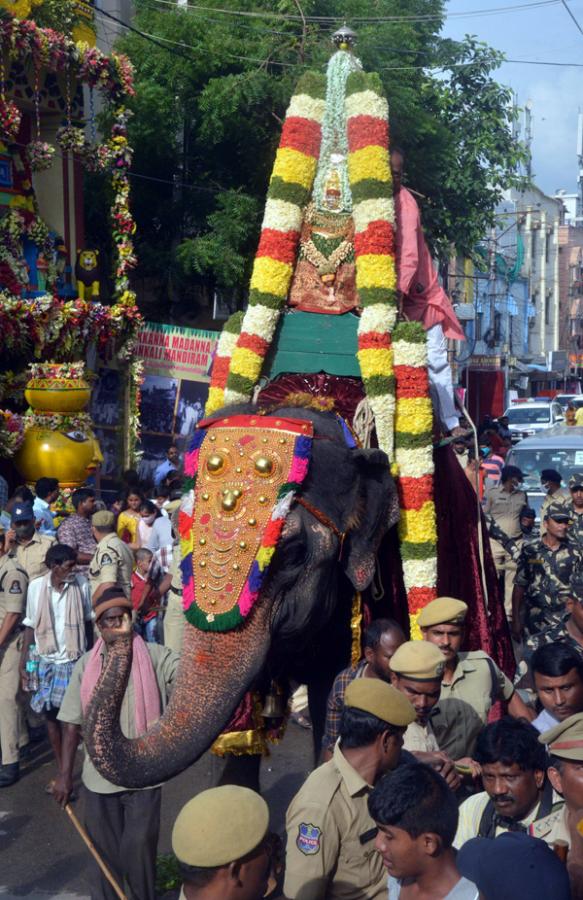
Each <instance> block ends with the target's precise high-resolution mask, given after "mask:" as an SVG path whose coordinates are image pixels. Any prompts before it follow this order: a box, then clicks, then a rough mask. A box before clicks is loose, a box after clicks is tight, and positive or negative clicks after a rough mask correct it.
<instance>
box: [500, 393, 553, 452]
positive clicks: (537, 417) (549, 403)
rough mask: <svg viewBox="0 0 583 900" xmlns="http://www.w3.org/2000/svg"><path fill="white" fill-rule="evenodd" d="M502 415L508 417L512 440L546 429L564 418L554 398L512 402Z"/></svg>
mask: <svg viewBox="0 0 583 900" xmlns="http://www.w3.org/2000/svg"><path fill="white" fill-rule="evenodd" d="M504 415H505V416H507V417H508V428H509V429H510V431H511V432H512V440H513V441H514V442H516V441H519V440H520V439H521V438H523V437H530V436H531V435H533V434H538V433H539V432H540V431H546V430H547V429H548V428H552V427H553V425H559V424H560V423H561V422H563V421H564V419H565V416H564V415H563V408H562V406H561V404H560V403H557V402H556V401H555V400H525V401H524V403H513V404H512V406H509V407H508V409H507V410H506V412H505V413H504Z"/></svg>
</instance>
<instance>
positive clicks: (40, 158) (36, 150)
mask: <svg viewBox="0 0 583 900" xmlns="http://www.w3.org/2000/svg"><path fill="white" fill-rule="evenodd" d="M26 155H27V157H28V161H29V163H30V168H31V169H32V171H33V172H44V171H46V170H47V169H50V167H51V166H52V164H53V158H54V155H55V148H54V147H53V145H52V144H48V143H47V142H46V141H31V142H30V144H28V146H27V148H26Z"/></svg>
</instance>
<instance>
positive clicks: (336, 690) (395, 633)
mask: <svg viewBox="0 0 583 900" xmlns="http://www.w3.org/2000/svg"><path fill="white" fill-rule="evenodd" d="M404 642H405V635H404V633H403V629H402V628H401V626H400V625H399V624H398V622H395V621H394V620H393V619H375V620H374V621H373V622H371V623H370V625H369V626H368V628H367V629H366V631H365V633H364V658H363V659H362V660H361V661H360V662H359V663H358V665H357V666H356V668H355V667H354V666H349V667H348V668H347V669H343V670H342V672H340V673H339V674H338V675H337V676H336V678H335V679H334V684H333V685H332V690H331V691H330V696H329V697H328V704H327V708H326V726H325V728H324V737H323V738H322V760H323V761H324V762H327V761H328V760H329V759H331V758H332V752H333V750H334V744H335V743H336V741H337V740H338V731H339V728H340V719H341V718H342V710H343V709H344V694H345V693H346V688H347V687H348V685H349V684H350V682H351V681H354V679H355V678H380V679H382V681H386V682H388V683H389V684H390V682H391V669H390V661H391V657H392V655H393V653H394V652H395V650H397V648H398V647H400V646H401V644H403V643H404Z"/></svg>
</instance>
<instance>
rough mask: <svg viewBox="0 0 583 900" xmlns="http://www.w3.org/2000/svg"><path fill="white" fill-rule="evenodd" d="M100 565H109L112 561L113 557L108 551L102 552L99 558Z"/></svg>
mask: <svg viewBox="0 0 583 900" xmlns="http://www.w3.org/2000/svg"><path fill="white" fill-rule="evenodd" d="M99 563H100V565H102V566H111V564H112V563H113V559H112V558H111V556H110V555H109V553H104V554H103V556H102V557H101V559H100V560H99Z"/></svg>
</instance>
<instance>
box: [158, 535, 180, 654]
mask: <svg viewBox="0 0 583 900" xmlns="http://www.w3.org/2000/svg"><path fill="white" fill-rule="evenodd" d="M159 591H160V593H161V594H162V595H163V594H165V593H166V591H168V604H167V606H166V611H165V613H164V645H165V646H166V647H170V648H171V649H172V650H174V651H175V652H176V653H180V651H181V650H182V634H183V632H184V622H185V618H184V612H183V610H182V573H181V571H180V545H179V544H177V545H175V547H174V550H173V553H172V564H171V566H170V571H169V572H168V573H167V574H166V575H165V576H164V578H163V579H162V581H161V582H160V585H159Z"/></svg>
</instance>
